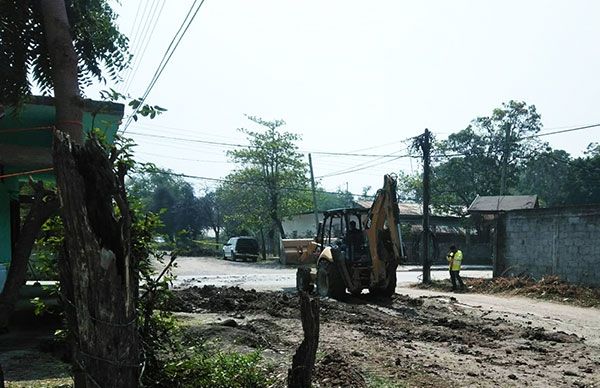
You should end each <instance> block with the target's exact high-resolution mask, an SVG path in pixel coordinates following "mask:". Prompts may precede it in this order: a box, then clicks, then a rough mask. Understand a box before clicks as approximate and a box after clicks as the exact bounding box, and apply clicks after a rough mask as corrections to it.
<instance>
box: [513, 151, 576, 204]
mask: <svg viewBox="0 0 600 388" xmlns="http://www.w3.org/2000/svg"><path fill="white" fill-rule="evenodd" d="M570 170H571V157H570V155H569V154H568V153H567V152H566V151H563V150H550V149H548V150H546V151H545V152H542V153H540V154H538V155H536V156H534V157H533V158H531V159H529V160H528V161H527V162H526V163H525V165H524V166H523V169H522V172H521V174H520V177H519V183H518V186H517V193H518V194H537V195H538V196H539V200H540V203H541V205H542V206H557V205H562V204H566V203H569V202H570V200H569V197H568V195H569V187H568V186H569V175H570V174H569V173H570Z"/></svg>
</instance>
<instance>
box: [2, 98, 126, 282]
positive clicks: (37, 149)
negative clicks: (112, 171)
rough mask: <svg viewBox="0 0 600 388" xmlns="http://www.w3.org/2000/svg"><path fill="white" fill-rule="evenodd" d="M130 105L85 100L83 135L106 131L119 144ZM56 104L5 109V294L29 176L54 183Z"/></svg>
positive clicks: (33, 101) (31, 102) (36, 102)
mask: <svg viewBox="0 0 600 388" xmlns="http://www.w3.org/2000/svg"><path fill="white" fill-rule="evenodd" d="M123 112H124V106H123V105H122V104H116V103H111V102H103V101H92V100H85V105H84V114H83V122H82V123H83V130H84V132H86V133H87V132H89V131H91V129H92V128H96V129H100V130H101V131H102V132H103V133H104V134H105V135H106V139H107V141H109V142H112V141H113V140H114V137H115V134H116V132H117V129H118V128H119V124H120V123H121V119H122V118H123ZM54 122H55V107H54V99H53V98H50V97H39V96H34V97H31V98H29V99H28V101H27V102H25V103H24V104H23V105H22V106H19V107H18V108H12V107H2V106H0V290H1V289H2V287H3V286H4V278H3V274H4V273H5V271H6V266H7V264H8V263H10V260H11V255H12V250H13V247H14V243H15V241H16V238H17V236H18V233H19V227H20V214H21V204H22V203H21V202H22V201H21V200H22V198H20V196H19V194H20V190H21V186H22V184H23V182H26V181H27V180H28V179H29V177H34V179H37V180H44V181H48V182H52V181H54V174H53V171H52V132H53V130H54Z"/></svg>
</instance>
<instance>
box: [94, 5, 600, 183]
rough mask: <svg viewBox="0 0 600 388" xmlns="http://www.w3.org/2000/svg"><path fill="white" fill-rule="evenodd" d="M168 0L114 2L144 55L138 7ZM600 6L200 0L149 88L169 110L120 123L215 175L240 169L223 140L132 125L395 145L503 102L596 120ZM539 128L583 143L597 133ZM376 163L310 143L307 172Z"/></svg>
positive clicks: (366, 176) (547, 122)
mask: <svg viewBox="0 0 600 388" xmlns="http://www.w3.org/2000/svg"><path fill="white" fill-rule="evenodd" d="M163 1H164V0H144V1H142V2H141V3H140V1H131V0H130V1H123V2H122V3H123V4H122V5H120V6H119V5H115V9H116V10H117V12H118V13H119V15H120V17H119V23H120V25H121V28H122V31H123V32H124V33H125V34H127V35H128V36H129V37H130V38H131V39H132V49H133V53H134V54H137V56H138V57H140V56H141V54H142V51H143V49H142V48H143V41H141V39H140V38H141V35H142V34H139V31H138V34H137V35H136V31H137V30H143V24H140V19H141V18H140V15H142V14H143V11H144V9H146V18H145V19H144V20H146V19H147V18H148V15H149V14H150V12H149V10H150V9H151V8H152V6H153V4H156V6H157V9H158V8H159V7H160V5H161V4H162V2H163ZM191 3H192V1H191V0H187V1H183V0H169V1H168V2H166V5H165V6H164V8H163V9H162V12H161V13H160V17H159V18H158V22H157V23H156V27H155V30H154V34H153V35H152V39H151V41H150V44H149V45H148V48H147V50H146V51H145V53H144V55H143V57H142V61H141V65H140V66H139V67H137V71H135V72H132V74H134V76H133V77H130V81H129V82H130V85H129V88H128V92H129V93H130V94H131V95H132V96H135V97H137V96H141V95H142V94H143V92H144V90H145V88H146V86H147V85H148V83H149V81H150V79H151V77H152V74H153V73H154V71H155V69H156V67H157V65H158V62H159V61H160V59H161V57H162V54H163V52H164V51H165V49H166V47H167V45H168V44H169V42H170V40H171V38H172V37H173V35H174V34H175V31H176V30H177V28H178V27H179V25H180V23H181V22H182V21H183V18H184V16H185V13H186V12H187V10H188V8H189V6H190V4H191ZM138 5H140V6H139V9H138ZM136 12H137V13H138V20H137V23H135V24H134V21H135V19H136ZM155 12H156V13H155V15H158V11H155ZM598 15H600V2H598V1H594V0H587V1H584V0H580V1H574V0H571V1H566V0H565V1H550V0H545V1H542V0H539V1H531V0H529V1H499V0H497V1H487V0H477V1H476V0H473V1H457V0H454V1H442V0H440V1H416V0H415V1H410V2H409V1H399V0H389V1H383V0H373V1H354V0H343V1H342V0H303V1H292V0H252V1H249V0H220V1H219V0H206V3H205V4H204V6H203V7H202V8H201V9H200V12H199V14H198V16H197V18H196V20H195V21H194V23H193V24H192V26H191V27H190V30H189V31H188V33H187V35H186V36H185V37H184V39H183V41H182V43H181V45H180V46H179V48H178V49H177V51H176V52H175V54H174V56H173V58H172V60H171V62H170V63H169V65H168V66H167V68H166V70H165V71H164V73H163V74H162V76H161V78H160V79H159V81H158V83H157V84H156V86H155V88H154V89H153V92H152V93H151V95H150V96H149V99H148V101H149V102H151V103H152V104H158V105H160V106H163V107H166V108H168V112H166V113H165V114H163V115H162V116H161V117H159V118H158V119H155V120H152V121H149V120H144V121H143V122H140V123H139V124H138V123H136V124H133V125H131V126H130V128H129V129H128V134H130V135H131V136H132V137H134V139H135V140H136V141H137V142H138V144H140V146H139V147H138V156H139V159H141V160H143V161H152V162H154V163H156V164H157V165H159V166H162V167H166V168H170V169H173V170H174V171H176V172H181V173H186V174H193V175H199V176H204V177H214V178H221V177H224V176H225V175H226V174H227V173H228V172H229V171H230V170H231V169H232V168H233V167H234V166H233V165H231V164H229V163H227V158H226V156H225V153H224V150H225V149H228V148H227V147H223V146H209V145H205V144H200V143H192V142H188V141H175V140H168V139H158V138H150V137H142V136H139V135H133V133H146V134H154V135H162V136H173V137H183V138H195V139H200V140H209V141H217V142H229V143H231V142H232V143H245V139H244V138H243V137H242V136H241V135H240V134H239V133H238V132H237V131H236V128H239V127H243V126H245V127H251V126H250V122H249V121H248V120H247V119H246V118H245V117H244V114H249V115H258V116H261V117H263V118H265V119H284V120H285V121H286V122H287V126H286V127H285V128H286V129H287V130H289V131H293V132H297V133H300V134H301V135H302V137H303V141H302V142H301V144H300V148H301V150H303V151H312V152H314V151H335V152H351V151H355V150H360V149H365V148H370V147H373V146H379V147H377V148H372V149H369V150H366V151H363V152H365V153H375V154H390V153H393V152H399V153H404V152H403V151H401V150H402V148H404V147H405V145H404V144H403V143H400V141H401V140H403V139H405V138H407V137H410V136H414V135H417V134H419V133H421V132H422V131H423V130H424V129H425V128H429V129H430V130H432V131H433V132H434V134H436V135H437V136H438V137H439V138H443V137H445V136H447V135H448V134H449V133H451V132H454V131H458V130H460V129H463V128H465V127H466V126H467V125H468V124H469V122H470V120H472V119H473V118H475V117H477V116H481V115H487V114H490V113H491V111H492V109H493V108H495V107H499V106H500V104H501V103H502V102H505V101H508V100H510V99H516V100H524V101H526V102H527V103H529V104H535V105H536V107H537V108H538V111H539V113H541V115H542V121H543V123H544V130H546V131H547V130H551V129H560V128H563V127H570V126H578V125H585V124H595V123H598V122H600V112H599V108H600V106H599V102H600V77H598V71H599V69H600V48H599V46H598V42H599V40H600V39H599V38H600V23H598ZM140 25H141V27H140ZM147 25H148V27H149V28H148V30H151V27H152V25H153V24H152V23H151V22H147ZM134 68H135V67H134ZM127 74H128V72H126V73H125V78H126V79H127ZM126 85H127V84H125V83H122V84H120V85H119V86H117V88H118V89H119V90H120V91H125V90H127V88H126ZM89 96H90V97H92V98H94V97H97V96H96V95H94V94H93V92H92V91H89ZM167 127H168V128H167ZM545 139H546V140H547V141H549V142H550V144H551V146H552V147H554V148H562V149H565V150H567V151H568V152H570V153H572V154H574V155H580V154H581V153H582V151H583V150H584V149H585V147H586V146H587V144H588V143H590V142H592V141H600V132H599V129H598V128H593V129H588V130H584V131H579V132H573V133H568V134H564V135H554V136H548V137H546V138H545ZM182 159H195V160H201V161H202V162H196V161H190V160H182ZM373 159H374V158H350V157H346V156H336V157H331V156H323V155H313V162H314V167H315V175H317V176H321V175H324V174H328V173H332V172H336V171H340V170H344V169H350V168H352V167H353V166H357V165H358V164H359V163H370V164H376V163H378V162H381V161H382V160H375V161H374V162H372V161H373ZM371 162H372V163H371ZM411 163H412V165H411ZM411 168H412V169H413V170H415V171H416V170H417V169H418V168H419V164H418V161H417V160H413V161H412V162H411V161H410V160H409V159H400V160H394V161H391V162H388V163H386V164H382V165H378V166H375V167H373V168H370V169H367V170H363V171H359V172H354V173H351V174H346V175H339V176H335V177H330V178H325V179H322V183H323V185H324V186H325V187H326V188H327V189H335V188H336V187H338V186H341V187H345V186H346V182H348V185H349V189H350V191H352V192H356V193H359V192H360V191H361V188H362V187H363V186H365V185H371V186H373V188H374V189H375V188H378V187H379V186H380V185H381V182H382V175H383V174H384V173H386V172H391V171H397V170H399V169H402V170H405V171H411ZM198 184H199V185H200V186H202V185H205V184H208V185H211V184H212V183H210V182H202V181H198Z"/></svg>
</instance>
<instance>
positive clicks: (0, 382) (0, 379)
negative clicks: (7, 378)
mask: <svg viewBox="0 0 600 388" xmlns="http://www.w3.org/2000/svg"><path fill="white" fill-rule="evenodd" d="M0 388H4V372H3V371H2V365H0Z"/></svg>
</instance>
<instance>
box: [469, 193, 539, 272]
mask: <svg viewBox="0 0 600 388" xmlns="http://www.w3.org/2000/svg"><path fill="white" fill-rule="evenodd" d="M539 206H540V205H539V201H538V197H537V195H493V196H482V195H478V196H477V197H475V199H474V200H473V202H472V203H471V206H469V208H468V209H467V213H468V214H469V216H470V217H471V221H472V223H473V225H475V227H476V228H477V229H478V231H479V235H480V236H482V237H483V238H486V239H487V240H488V241H489V242H490V251H491V258H492V265H493V273H494V276H497V275H499V274H500V268H499V266H498V260H497V258H498V220H499V218H500V216H501V215H502V214H504V213H506V212H508V211H516V210H527V209H538V208H539Z"/></svg>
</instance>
